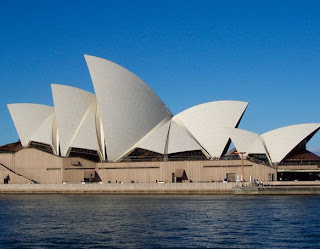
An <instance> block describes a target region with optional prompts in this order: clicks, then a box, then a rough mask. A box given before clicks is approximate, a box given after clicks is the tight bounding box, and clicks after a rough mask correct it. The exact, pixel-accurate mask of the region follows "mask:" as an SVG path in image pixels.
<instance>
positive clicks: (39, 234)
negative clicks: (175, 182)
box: [0, 195, 320, 248]
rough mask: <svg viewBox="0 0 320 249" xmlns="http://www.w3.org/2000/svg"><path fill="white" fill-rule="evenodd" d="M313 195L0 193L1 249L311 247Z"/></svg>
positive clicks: (316, 240) (314, 240)
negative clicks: (57, 248)
mask: <svg viewBox="0 0 320 249" xmlns="http://www.w3.org/2000/svg"><path fill="white" fill-rule="evenodd" d="M319 204H320V197H318V196H110V195H47V196H46V195H0V247H1V248H21V247H24V248H50V247H51V248H56V247H57V246H58V247H59V248H61V247H65V248H106V247H108V248H168V247H169V248H174V247H180V248H208V247H210V248H257V247H258V248H289V247H293V248H298V247H299V248H301V247H307V248H311V247H314V248H318V246H319V245H320V228H319V224H320V211H319V208H318V206H319Z"/></svg>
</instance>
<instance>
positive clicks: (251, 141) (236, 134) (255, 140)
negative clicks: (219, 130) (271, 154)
mask: <svg viewBox="0 0 320 249" xmlns="http://www.w3.org/2000/svg"><path fill="white" fill-rule="evenodd" d="M229 131H230V138H231V140H232V142H233V144H234V146H235V147H236V149H237V151H238V152H246V154H245V155H246V156H247V155H248V154H267V152H266V149H265V147H264V144H263V142H262V140H261V138H260V135H259V134H257V133H254V132H251V131H246V130H241V129H237V128H234V129H230V130H229Z"/></svg>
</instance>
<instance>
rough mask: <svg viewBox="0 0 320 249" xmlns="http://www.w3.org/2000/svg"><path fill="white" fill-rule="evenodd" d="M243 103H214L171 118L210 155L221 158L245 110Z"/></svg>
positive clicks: (192, 108) (245, 104)
mask: <svg viewBox="0 0 320 249" xmlns="http://www.w3.org/2000/svg"><path fill="white" fill-rule="evenodd" d="M247 105H248V103H247V102H243V101H214V102H209V103H205V104H201V105H197V106H194V107H191V108H189V109H187V110H185V111H183V112H181V113H179V114H178V115H176V116H174V117H173V120H174V121H175V122H177V123H178V124H179V125H180V126H181V127H183V128H185V129H186V130H187V131H188V132H189V133H190V134H191V135H192V136H193V137H194V138H195V140H196V141H197V142H198V143H199V144H200V145H201V146H202V147H203V148H204V149H205V150H206V151H207V152H208V153H209V154H210V155H211V157H221V156H222V154H223V151H224V149H225V147H226V145H227V143H228V141H229V138H230V135H229V133H228V131H227V130H226V129H225V128H235V127H237V125H238V124H239V122H240V120H241V117H242V115H243V113H244V111H245V109H246V108H247Z"/></svg>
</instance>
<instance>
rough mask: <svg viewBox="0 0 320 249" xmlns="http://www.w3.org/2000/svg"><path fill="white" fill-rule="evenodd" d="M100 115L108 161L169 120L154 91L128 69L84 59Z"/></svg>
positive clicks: (88, 57) (107, 62)
mask: <svg viewBox="0 0 320 249" xmlns="http://www.w3.org/2000/svg"><path fill="white" fill-rule="evenodd" d="M85 59H86V61H87V65H88V68H89V71H90V75H91V78H92V82H93V85H94V89H95V93H96V96H97V102H98V105H99V108H100V111H101V120H102V126H103V130H104V135H105V141H106V148H107V156H108V160H109V161H118V160H119V159H121V157H123V156H124V154H125V153H126V152H127V151H129V150H130V149H132V147H133V146H134V145H135V144H136V143H137V142H138V141H140V140H141V139H142V138H143V137H144V136H145V135H146V134H148V133H149V132H150V131H151V130H152V129H153V128H154V127H156V126H157V125H158V124H159V123H160V122H161V121H162V120H163V119H165V118H166V117H168V116H170V114H169V112H168V111H167V108H166V107H165V105H164V104H163V103H162V101H161V100H160V98H159V97H158V96H157V95H156V94H155V93H154V92H153V91H152V89H151V88H150V87H149V86H148V85H147V84H146V83H144V82H143V81H142V80H141V79H140V78H138V77H137V76H136V75H134V74H133V73H131V72H130V71H128V70H127V69H125V68H123V67H121V66H119V65H117V64H115V63H113V62H110V61H108V60H105V59H101V58H98V57H94V56H88V55H85Z"/></svg>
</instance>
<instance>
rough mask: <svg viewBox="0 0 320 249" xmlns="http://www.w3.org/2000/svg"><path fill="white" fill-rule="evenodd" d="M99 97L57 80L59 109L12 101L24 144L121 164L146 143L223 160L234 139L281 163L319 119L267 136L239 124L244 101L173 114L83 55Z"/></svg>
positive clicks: (117, 71)
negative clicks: (79, 152) (93, 154)
mask: <svg viewBox="0 0 320 249" xmlns="http://www.w3.org/2000/svg"><path fill="white" fill-rule="evenodd" d="M85 59H86V62H87V65H88V68H89V72H90V75H91V78H92V82H93V85H94V90H95V95H94V94H92V93H89V92H86V91H84V90H81V89H78V88H75V87H70V86H64V85H57V84H52V94H53V100H54V107H49V106H44V105H37V104H10V105H8V108H9V111H10V114H11V116H12V119H13V121H14V124H15V126H16V129H17V132H18V135H19V137H20V140H21V143H22V145H23V146H24V147H28V146H30V144H31V143H32V142H39V143H43V144H47V145H49V146H50V147H52V149H53V153H55V154H56V155H61V156H64V157H67V156H69V155H70V153H71V152H72V150H73V149H84V150H90V151H96V152H97V154H98V155H99V158H100V160H101V161H104V160H108V161H113V162H117V161H121V160H122V159H123V158H125V157H126V156H128V155H129V154H130V153H132V152H133V151H134V150H136V149H138V148H140V149H144V150H148V151H151V152H155V153H158V154H162V155H170V154H174V153H182V152H187V151H202V153H203V154H204V155H205V156H206V157H207V158H208V159H209V158H220V157H222V156H223V155H224V154H225V153H226V152H227V149H228V147H229V145H230V141H232V142H233V143H234V145H235V147H236V149H237V150H238V151H244V152H246V156H247V155H250V154H265V155H266V156H267V157H268V159H269V161H270V162H272V163H275V162H281V161H282V160H283V159H284V158H285V157H286V155H288V153H290V151H292V150H293V149H294V148H295V147H296V146H298V145H299V144H300V143H301V142H303V141H306V142H307V140H309V139H310V138H311V137H312V136H313V135H314V134H315V133H316V132H317V131H318V130H319V128H320V124H302V125H295V126H288V127H283V128H279V129H276V130H273V131H270V132H267V133H265V134H262V135H258V134H255V133H252V132H249V131H245V130H241V129H238V128H237V127H238V126H239V122H240V121H241V118H242V116H243V114H244V112H245V110H246V108H247V106H248V103H247V102H243V101H232V100H228V101H213V102H209V103H204V104H200V105H197V106H194V107H191V108H189V109H187V110H185V111H183V112H181V113H179V114H177V115H176V116H172V114H171V112H170V111H169V110H168V108H167V107H166V105H165V104H164V103H163V102H162V101H161V99H160V98H159V97H158V96H157V95H156V93H154V91H153V90H152V89H151V88H150V87H149V86H148V85H147V84H146V83H144V82H143V81H142V80H141V79H140V78H138V77H137V76H136V75H134V74H133V73H131V72H130V71H128V70H127V69H125V68H123V67H121V66H119V65H117V64H115V63H113V62H110V61H107V60H105V59H101V58H98V57H94V56H88V55H85Z"/></svg>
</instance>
